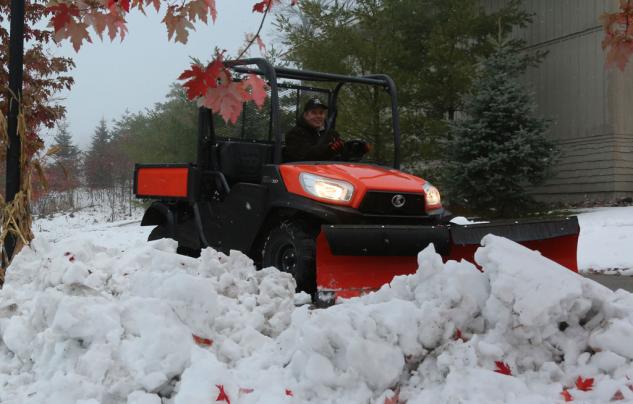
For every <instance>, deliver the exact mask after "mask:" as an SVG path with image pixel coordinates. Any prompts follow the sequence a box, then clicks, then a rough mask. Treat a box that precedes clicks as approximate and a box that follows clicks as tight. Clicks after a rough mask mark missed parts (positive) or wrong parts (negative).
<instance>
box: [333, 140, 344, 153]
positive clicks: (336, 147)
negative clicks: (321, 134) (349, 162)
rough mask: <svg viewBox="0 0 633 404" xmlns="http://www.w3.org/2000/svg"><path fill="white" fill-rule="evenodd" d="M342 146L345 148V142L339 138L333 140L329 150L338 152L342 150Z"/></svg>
mask: <svg viewBox="0 0 633 404" xmlns="http://www.w3.org/2000/svg"><path fill="white" fill-rule="evenodd" d="M343 146H345V142H344V141H342V140H341V138H337V139H334V140H333V141H332V142H330V150H332V151H334V152H340V151H341V150H343Z"/></svg>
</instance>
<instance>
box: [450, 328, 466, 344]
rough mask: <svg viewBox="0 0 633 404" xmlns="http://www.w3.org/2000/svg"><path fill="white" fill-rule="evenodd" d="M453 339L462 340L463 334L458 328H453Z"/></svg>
mask: <svg viewBox="0 0 633 404" xmlns="http://www.w3.org/2000/svg"><path fill="white" fill-rule="evenodd" d="M453 339H454V340H455V341H459V340H462V341H463V340H464V336H463V335H462V330H460V329H459V328H458V329H456V330H455V335H453Z"/></svg>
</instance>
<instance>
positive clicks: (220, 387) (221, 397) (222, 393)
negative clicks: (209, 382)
mask: <svg viewBox="0 0 633 404" xmlns="http://www.w3.org/2000/svg"><path fill="white" fill-rule="evenodd" d="M215 387H217V388H218V390H220V392H219V393H218V397H217V398H216V399H215V401H226V403H227V404H231V400H230V399H229V396H228V395H227V394H226V391H224V385H222V384H216V385H215Z"/></svg>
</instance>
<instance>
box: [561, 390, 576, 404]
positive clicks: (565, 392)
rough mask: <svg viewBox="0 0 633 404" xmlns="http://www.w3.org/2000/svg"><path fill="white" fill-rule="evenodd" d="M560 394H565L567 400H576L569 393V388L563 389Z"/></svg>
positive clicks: (564, 397)
mask: <svg viewBox="0 0 633 404" xmlns="http://www.w3.org/2000/svg"><path fill="white" fill-rule="evenodd" d="M560 395H561V396H563V399H564V400H565V402H570V401H574V398H573V397H572V396H571V394H570V393H569V391H568V390H567V389H563V391H562V392H561V393H560Z"/></svg>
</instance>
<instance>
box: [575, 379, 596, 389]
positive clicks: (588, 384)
mask: <svg viewBox="0 0 633 404" xmlns="http://www.w3.org/2000/svg"><path fill="white" fill-rule="evenodd" d="M576 388H577V389H578V390H580V391H591V390H592V389H593V377H588V378H586V379H583V378H582V377H581V376H578V379H576Z"/></svg>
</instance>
